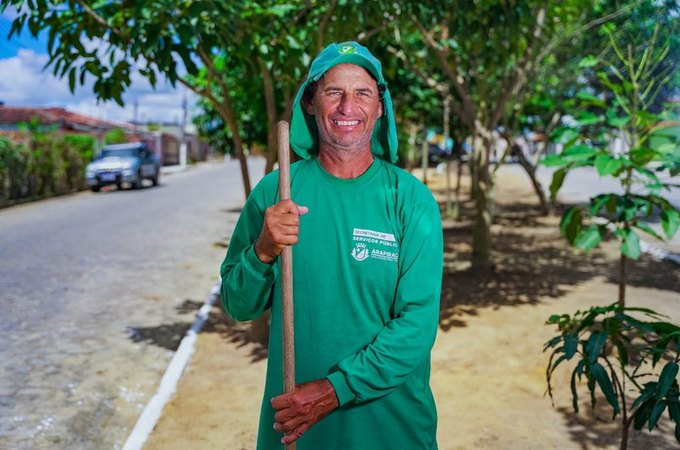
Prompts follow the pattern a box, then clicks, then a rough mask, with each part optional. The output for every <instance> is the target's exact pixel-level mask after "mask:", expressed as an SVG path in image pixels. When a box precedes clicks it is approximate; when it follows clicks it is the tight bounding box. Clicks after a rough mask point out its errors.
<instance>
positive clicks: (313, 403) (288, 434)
mask: <svg viewBox="0 0 680 450" xmlns="http://www.w3.org/2000/svg"><path fill="white" fill-rule="evenodd" d="M272 407H273V408H274V410H276V413H275V414H274V420H275V421H276V423H274V430H276V431H279V432H282V433H284V434H285V435H284V436H283V439H281V442H282V443H284V444H290V443H291V442H293V441H295V440H296V439H297V438H299V437H300V436H302V435H303V434H304V433H305V432H306V431H307V430H309V429H310V428H311V427H312V425H314V424H315V423H317V422H318V421H319V420H321V419H322V418H324V417H325V416H327V415H328V414H330V412H331V411H333V410H334V409H335V408H337V407H338V398H337V396H336V395H335V389H333V385H332V384H331V383H330V381H328V380H327V379H325V378H324V379H321V380H315V381H310V382H309V383H304V384H300V385H297V386H295V389H294V390H293V392H288V393H285V394H282V395H279V396H278V397H274V398H273V399H272Z"/></svg>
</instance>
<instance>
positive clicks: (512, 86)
mask: <svg viewBox="0 0 680 450" xmlns="http://www.w3.org/2000/svg"><path fill="white" fill-rule="evenodd" d="M545 16H546V7H545V5H544V6H543V7H542V8H541V9H539V10H538V13H537V14H536V23H535V24H534V29H533V31H532V32H531V37H532V38H533V42H532V43H531V45H530V46H529V48H528V49H527V51H526V53H525V54H524V57H523V58H522V60H521V61H520V62H519V63H518V64H517V66H516V68H515V71H514V72H513V73H512V75H511V76H510V77H509V78H507V79H506V81H505V83H503V87H502V90H501V97H500V98H499V99H498V102H497V103H496V109H495V111H494V112H493V114H492V115H491V121H490V123H489V126H490V128H494V127H495V126H496V124H497V123H498V121H499V120H500V118H501V117H502V116H503V112H504V110H505V104H506V103H507V102H508V100H509V99H510V98H511V97H512V96H514V95H516V94H517V90H518V88H519V87H520V85H521V84H522V82H523V81H524V80H526V74H527V72H529V71H530V70H531V68H532V67H533V66H535V65H538V62H539V60H538V59H537V58H536V59H534V53H535V52H536V49H537V47H538V45H539V40H540V37H541V34H542V32H543V26H544V25H545Z"/></svg>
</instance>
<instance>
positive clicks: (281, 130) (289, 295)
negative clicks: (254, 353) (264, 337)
mask: <svg viewBox="0 0 680 450" xmlns="http://www.w3.org/2000/svg"><path fill="white" fill-rule="evenodd" d="M277 131H278V145H279V199H280V200H290V147H289V134H288V133H289V125H288V122H286V121H285V120H282V121H280V122H279V123H278V127H277ZM281 315H282V327H283V388H284V391H285V392H292V391H293V390H294V389H295V333H294V328H293V248H292V247H291V246H289V245H288V246H286V247H284V248H283V252H281ZM295 447H296V446H295V442H293V443H292V444H287V445H286V450H295Z"/></svg>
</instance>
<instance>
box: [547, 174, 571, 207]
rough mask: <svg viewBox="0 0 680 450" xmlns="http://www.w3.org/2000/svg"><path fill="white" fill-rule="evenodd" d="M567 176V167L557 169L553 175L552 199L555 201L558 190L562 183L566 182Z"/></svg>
mask: <svg viewBox="0 0 680 450" xmlns="http://www.w3.org/2000/svg"><path fill="white" fill-rule="evenodd" d="M566 176H567V170H566V169H559V170H557V171H555V173H554V174H553V177H552V183H550V200H552V201H555V197H557V192H558V191H559V190H560V188H561V187H562V184H563V183H564V178H565V177H566Z"/></svg>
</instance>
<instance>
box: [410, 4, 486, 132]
mask: <svg viewBox="0 0 680 450" xmlns="http://www.w3.org/2000/svg"><path fill="white" fill-rule="evenodd" d="M411 19H412V20H413V23H414V24H415V26H416V28H418V31H419V32H420V34H421V35H422V36H423V38H424V39H425V42H426V43H427V45H429V46H430V48H432V50H434V52H435V55H436V56H437V59H438V60H439V63H440V64H441V66H442V69H444V73H445V74H446V76H447V77H448V78H449V80H450V81H451V84H452V85H453V88H454V89H455V90H456V92H457V93H458V95H459V96H460V100H461V114H460V117H461V119H463V122H465V123H466V125H468V126H469V127H471V128H472V127H474V117H475V105H474V103H473V102H472V98H471V97H470V94H469V92H468V91H467V89H465V86H463V82H464V80H463V77H461V76H460V75H458V73H457V70H455V68H452V67H451V65H450V64H449V61H448V59H447V58H446V54H445V53H444V52H443V51H442V49H441V48H439V45H438V44H437V43H436V42H435V41H434V39H433V38H432V35H431V34H430V33H428V32H427V30H426V29H425V27H424V26H423V24H422V23H420V21H419V20H418V18H417V17H415V16H411Z"/></svg>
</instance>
